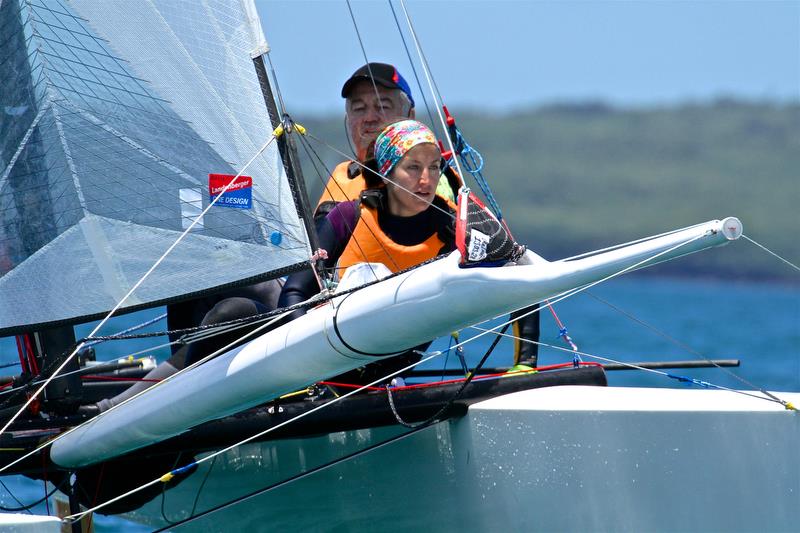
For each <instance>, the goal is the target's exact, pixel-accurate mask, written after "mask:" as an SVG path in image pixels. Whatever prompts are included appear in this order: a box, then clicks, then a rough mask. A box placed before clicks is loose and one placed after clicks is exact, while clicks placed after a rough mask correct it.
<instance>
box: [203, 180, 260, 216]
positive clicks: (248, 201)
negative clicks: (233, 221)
mask: <svg viewBox="0 0 800 533" xmlns="http://www.w3.org/2000/svg"><path fill="white" fill-rule="evenodd" d="M234 177H235V176H233V175H230V174H209V175H208V194H209V201H211V202H213V201H214V199H215V198H217V196H219V199H218V200H217V203H216V204H214V206H215V207H233V208H236V209H250V207H251V206H252V204H253V178H251V177H250V176H239V177H238V178H236V181H234V182H233V183H232V184H231V185H230V187H228V190H227V191H225V192H224V193H222V191H223V190H224V189H225V187H226V186H227V185H228V184H229V183H231V181H232V180H233V178H234ZM220 193H222V194H221V195H220Z"/></svg>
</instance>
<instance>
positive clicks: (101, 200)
mask: <svg viewBox="0 0 800 533" xmlns="http://www.w3.org/2000/svg"><path fill="white" fill-rule="evenodd" d="M0 27H2V28H3V31H2V35H3V36H4V39H5V40H4V42H3V43H2V48H0V74H2V75H3V79H5V80H10V81H9V82H8V83H5V84H4V85H3V88H2V89H0V94H2V95H3V102H4V103H7V104H9V105H7V107H6V112H5V114H3V115H2V117H1V118H0V131H2V132H3V137H2V140H0V142H1V143H2V145H1V148H2V150H0V157H2V159H1V160H0V168H2V175H1V176H0V214H2V217H0V333H2V334H4V335H9V334H15V335H17V339H18V346H19V349H20V359H21V364H22V366H23V373H22V375H21V376H19V377H15V378H14V379H13V380H11V381H10V382H9V383H8V385H7V386H6V390H4V391H2V392H3V395H4V402H5V403H4V414H3V417H4V418H3V420H4V422H3V428H2V431H0V441H1V442H2V445H3V448H4V450H5V451H4V452H3V453H2V454H0V457H2V458H3V460H4V462H3V464H2V465H0V468H2V472H3V473H4V474H17V473H24V474H25V475H28V476H31V477H34V478H42V477H45V478H47V479H49V480H51V481H52V482H53V484H54V488H56V489H57V490H58V491H60V492H62V493H64V494H66V495H68V497H69V500H70V504H71V510H70V511H69V513H68V514H69V516H68V517H66V518H65V519H64V520H66V521H67V522H69V523H72V524H73V525H74V526H75V527H77V524H79V523H80V519H81V518H82V517H83V516H84V515H86V514H87V513H90V512H99V513H106V514H115V513H128V514H127V515H126V516H128V517H131V518H133V519H136V520H139V521H142V522H145V523H147V524H149V525H151V526H153V527H156V528H158V527H168V528H170V529H175V530H188V529H192V528H196V527H205V528H210V529H214V528H217V527H220V526H219V524H225V527H226V528H228V529H232V528H245V527H256V528H260V529H264V528H267V529H270V530H280V529H286V528H295V529H298V528H300V529H326V528H328V527H338V525H341V526H342V527H345V528H346V529H360V528H366V527H371V526H372V525H373V524H376V523H380V524H382V526H381V527H384V525H385V524H389V527H388V528H389V529H397V530H401V529H408V528H410V527H414V526H418V525H419V524H420V523H422V522H423V520H424V522H425V523H426V524H430V525H431V526H432V527H436V528H446V529H453V528H455V527H458V528H460V529H466V530H481V531H489V530H496V529H498V528H503V529H506V528H511V529H515V530H528V529H539V530H564V529H566V530H598V529H600V530H609V529H610V530H620V529H622V530H653V531H655V530H659V529H666V530H674V529H675V528H676V522H675V521H674V516H673V515H674V513H675V512H678V511H677V510H678V509H679V512H680V514H681V516H682V520H683V523H688V524H690V528H691V529H700V530H706V529H722V530H736V529H744V530H747V529H762V530H770V529H771V530H782V529H787V530H788V529H791V528H792V527H794V526H795V525H796V524H797V523H798V521H799V520H800V510H798V509H799V508H800V506H798V505H797V495H798V493H799V492H800V465H798V460H797V455H796V453H795V451H794V447H795V443H796V442H797V441H798V436H800V419H798V417H797V413H796V411H795V410H794V405H796V404H797V403H798V402H799V401H800V395H798V393H785V392H780V393H776V392H768V391H757V392H756V393H748V395H743V394H736V393H735V391H729V390H673V389H645V388H613V387H606V386H605V385H606V380H605V375H604V372H603V369H602V367H601V366H600V365H590V364H581V363H580V362H578V361H576V362H574V363H568V364H566V365H562V366H561V367H559V368H557V369H549V370H548V369H546V368H540V369H538V370H539V371H538V372H529V371H521V372H515V373H514V372H512V373H507V372H505V369H503V370H502V371H501V372H499V374H500V375H492V374H485V373H484V374H481V372H480V371H479V369H472V370H471V371H469V370H468V371H467V375H466V376H464V377H462V378H460V379H459V380H456V381H455V382H440V383H433V384H427V385H420V386H411V387H404V386H402V385H399V384H397V382H396V385H395V386H394V387H392V386H388V387H382V388H378V390H371V389H367V390H359V391H358V393H357V394H356V393H355V392H351V393H347V394H341V391H339V392H338V393H337V394H338V396H336V395H333V394H331V391H335V390H336V389H335V387H333V388H331V387H330V386H328V385H325V384H324V380H326V379H327V378H330V377H332V376H336V375H340V374H342V373H344V372H346V371H348V370H352V369H354V368H357V367H360V366H363V365H365V364H368V363H370V362H371V361H374V360H376V359H380V358H384V357H391V356H392V355H395V354H398V353H402V352H404V351H406V350H408V349H409V348H413V347H415V346H418V345H420V344H422V343H424V342H425V341H429V340H430V339H432V338H435V337H439V336H443V335H448V334H450V333H451V332H452V331H454V330H458V329H460V328H464V327H467V326H470V325H472V324H476V323H480V322H483V321H485V320H488V319H492V318H495V317H498V316H501V315H504V314H506V313H509V312H511V311H515V310H518V309H522V308H525V307H527V306H529V305H530V304H532V303H537V302H538V303H545V302H547V301H548V300H549V299H558V298H563V297H566V296H569V295H571V294H573V293H575V292H577V291H580V290H583V289H584V288H586V287H589V286H592V285H593V284H596V283H598V282H601V281H604V280H606V279H609V278H612V277H615V276H617V275H620V274H623V273H625V272H629V271H632V270H636V269H640V268H645V267H647V266H650V265H652V264H656V263H659V262H662V261H666V260H670V259H674V258H677V257H680V256H682V255H685V254H688V253H692V252H695V251H699V250H702V249H706V248H711V247H716V246H721V245H727V244H729V243H732V242H734V241H736V240H737V239H739V238H740V236H741V235H742V231H743V227H742V224H741V222H740V221H739V220H738V219H737V218H735V217H732V216H727V217H722V218H720V219H717V220H711V221H708V222H704V223H701V224H698V225H695V226H692V227H689V228H683V229H680V230H675V231H669V232H667V233H664V234H662V235H658V236H654V237H647V238H643V239H641V240H639V241H636V242H633V243H626V244H624V245H620V246H618V247H613V248H609V249H604V250H600V251H597V252H593V253H589V254H584V255H582V256H576V257H573V258H567V259H563V260H560V261H548V260H545V259H544V258H542V257H540V256H539V255H537V254H536V253H534V252H533V251H530V250H529V251H527V252H526V253H525V254H524V256H523V257H522V258H521V259H519V260H517V261H513V262H509V263H507V264H504V265H501V266H481V265H478V266H473V267H471V268H463V267H462V265H461V264H460V259H461V256H460V254H459V252H453V253H452V254H450V255H448V256H445V257H441V258H438V259H437V260H435V261H432V262H429V263H427V264H424V265H421V266H419V267H417V268H414V269H410V270H408V271H404V272H400V273H398V274H394V275H392V274H383V275H374V273H375V272H376V269H371V270H370V273H372V274H373V277H371V278H367V279H365V278H358V279H356V278H355V277H354V276H351V277H348V276H345V277H344V278H343V279H342V280H341V283H339V285H338V286H337V287H335V288H333V287H330V288H329V290H327V291H325V292H324V293H323V295H322V297H320V298H318V299H316V300H314V301H312V302H309V303H308V304H307V306H308V307H309V308H310V309H309V311H308V312H307V314H305V315H304V316H303V317H301V318H299V319H296V320H294V321H291V322H289V323H287V324H284V325H282V326H280V327H277V328H275V329H273V330H271V331H268V332H267V333H263V334H259V335H257V336H255V337H254V338H252V339H251V340H248V342H246V343H244V344H241V345H238V346H236V347H234V348H233V349H231V350H228V351H226V352H225V353H222V354H220V355H218V356H217V357H215V358H213V359H211V360H208V361H206V362H204V363H202V364H200V365H197V366H196V367H194V368H189V369H185V370H184V371H182V372H180V373H179V374H177V375H175V376H174V377H172V378H170V379H167V380H164V381H162V382H159V383H157V384H155V385H154V386H152V387H150V388H149V389H147V390H146V391H145V392H143V393H141V394H139V395H137V396H135V397H134V398H132V399H130V400H128V401H126V402H124V403H122V404H120V405H119V406H117V407H115V408H113V409H111V410H109V411H107V412H104V413H102V414H100V415H98V416H95V417H91V416H89V415H86V414H83V413H82V412H81V411H80V410H79V407H80V406H81V405H82V404H87V403H92V402H94V401H96V400H97V399H99V398H101V397H104V396H110V395H113V394H115V393H116V392H118V391H119V390H120V388H121V387H124V385H122V386H121V385H119V383H115V382H114V380H115V379H116V378H118V377H120V376H123V375H125V374H126V373H127V374H132V373H136V372H138V374H136V375H138V376H141V375H142V373H143V371H142V369H141V368H134V369H130V368H127V367H131V366H134V367H136V366H141V363H140V362H138V361H134V362H129V361H120V362H110V363H105V364H104V365H90V364H89V363H87V360H88V355H87V354H88V352H87V350H86V349H85V348H86V346H85V344H86V342H87V341H94V340H99V339H96V338H94V337H95V334H96V332H97V331H98V329H99V327H100V326H98V328H96V329H95V331H93V332H92V333H91V334H90V335H89V338H88V339H84V340H77V339H76V338H75V335H74V332H73V329H72V326H73V324H76V323H80V322H85V321H88V320H94V319H99V318H103V320H102V321H101V325H102V324H103V323H105V321H106V318H107V317H108V316H110V315H112V314H118V313H124V312H131V311H135V310H138V309H146V308H151V307H156V306H160V305H164V304H168V303H171V302H177V301H182V300H185V299H191V298H193V297H197V296H200V295H203V294H207V293H210V292H213V291H221V290H225V289H227V288H230V287H234V286H237V285H238V284H243V283H253V282H255V281H259V280H266V279H273V278H277V277H280V276H284V275H286V274H288V273H291V272H294V271H297V270H299V269H303V268H310V267H312V266H313V263H314V259H313V256H314V252H315V250H314V247H313V239H314V231H313V223H312V220H311V218H312V217H311V211H310V209H309V206H308V199H307V195H306V192H305V185H304V184H303V181H302V179H301V178H300V176H299V172H298V167H297V161H296V153H295V147H294V143H293V141H292V139H293V138H294V137H295V136H297V135H302V134H303V129H302V127H299V126H298V125H297V124H295V123H294V122H293V120H292V119H291V118H290V117H289V116H288V115H287V114H286V113H285V111H286V110H284V109H281V106H280V104H279V99H278V98H276V95H275V92H274V89H273V87H274V74H273V73H271V72H270V70H269V68H268V61H267V53H268V51H269V48H268V46H267V43H266V41H265V39H264V37H263V32H262V29H261V26H260V23H259V17H258V14H257V13H256V11H255V7H254V5H253V4H252V2H251V1H249V0H242V1H240V2H233V1H222V0H220V1H215V0H206V1H204V2H200V3H195V2H181V3H175V2H173V1H168V0H153V1H151V2H148V3H139V2H123V1H119V2H94V1H91V0H68V1H67V0H65V1H63V2H53V3H51V2H45V3H43V4H40V3H31V2H27V1H24V0H5V1H2V2H0ZM34 285H35V290H34V289H33V287H34ZM280 312H281V310H278V311H276V312H275V313H274V314H270V315H269V316H266V317H260V318H262V319H267V320H268V319H271V318H272V317H273V316H279V313H280ZM498 329H499V328H496V329H495V330H494V331H493V332H494V333H497V331H498ZM375 332H380V334H379V335H376V334H375ZM490 333H491V332H490ZM436 355H438V354H437V353H433V352H432V353H426V354H425V356H426V358H427V357H434V356H436ZM87 374H92V375H94V376H96V377H97V376H99V377H100V378H105V381H104V382H103V387H104V388H100V387H92V386H90V385H88V384H86V383H84V382H83V381H82V380H81V376H82V375H87ZM390 377H391V376H387V379H388V378H390ZM320 383H322V384H321V385H320ZM705 385H707V384H705ZM298 391H299V392H300V394H299V395H297V394H296V393H297V392H298ZM765 400H766V401H765ZM709 428H713V429H709ZM532 443H536V445H535V446H534V445H533V444H532ZM623 450H624V454H623V453H622V451H623ZM721 451H722V452H721ZM543 458H546V461H542V459H543ZM745 459H746V460H745ZM578 465H580V466H579V467H578ZM576 468H581V469H582V473H581V474H580V475H579V474H577V473H576V471H575V470H576ZM697 472H706V473H707V474H708V475H709V476H710V475H713V477H714V479H716V480H717V485H716V486H715V487H714V488H713V489H711V488H709V487H708V486H706V485H705V483H704V481H703V480H702V477H701V476H697V475H696V473H697ZM210 479H211V480H213V483H210V482H209V480H210ZM342 481H345V483H342ZM212 485H213V487H214V488H213V491H211V492H212V493H211V494H210V495H209V491H210V489H209V490H205V489H204V487H206V486H208V487H210V486H212ZM745 485H746V486H756V487H761V488H762V490H758V491H747V492H744V491H742V490H741V487H742V486H745ZM334 486H335V487H336V489H335V490H334V489H332V487H334ZM312 487H313V489H312ZM320 487H326V489H325V494H324V495H320V494H318V492H319V490H320ZM397 487H403V491H402V499H400V498H399V497H398V494H400V493H399V492H398V490H397ZM329 488H330V490H329ZM164 494H168V495H169V497H170V499H171V502H173V503H171V505H170V508H171V509H179V513H178V515H177V516H170V517H167V516H165V515H164V513H163V510H162V511H158V510H157V509H156V507H157V503H154V502H153V500H154V498H156V497H157V496H159V495H161V496H162V497H164ZM201 495H202V496H203V498H202V499H203V501H202V502H201V501H200V500H201ZM575 498H579V499H580V500H581V501H582V502H583V504H584V505H582V506H580V508H577V509H570V508H569V506H566V508H565V505H564V502H569V501H572V500H574V499H575ZM174 502H177V503H174ZM309 502H313V511H314V512H313V513H308V506H309ZM620 505H622V506H624V509H625V512H624V513H622V512H620V513H609V512H608V511H609V509H613V508H615V507H620ZM154 506H155V507H154ZM489 509H491V510H492V511H491V512H489V511H487V510H489ZM767 509H768V510H769V511H767ZM322 517H324V521H323V519H322ZM3 520H6V521H10V522H11V523H14V524H15V527H17V528H19V530H24V528H26V527H28V528H29V530H43V529H35V528H44V527H49V526H52V527H55V528H58V527H60V525H61V523H62V519H53V520H50V521H48V520H47V519H45V518H42V519H41V520H38V521H32V520H31V519H22V518H20V517H19V516H17V515H0V523H3V522H2V521H3ZM45 523H46V524H49V526H47V525H44V524H45ZM214 524H216V525H214ZM31 528H33V529H31Z"/></svg>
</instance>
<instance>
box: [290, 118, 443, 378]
mask: <svg viewBox="0 0 800 533" xmlns="http://www.w3.org/2000/svg"><path fill="white" fill-rule="evenodd" d="M374 153H375V158H374V160H373V161H370V162H369V163H368V164H367V166H368V167H372V170H374V171H375V172H377V174H375V172H370V171H367V172H365V179H367V181H368V184H369V185H370V186H371V188H369V189H366V190H365V191H363V192H362V193H361V196H360V198H359V199H358V200H353V201H347V202H341V203H339V204H337V205H336V207H334V208H333V210H332V211H331V212H330V213H328V215H327V217H326V218H325V219H324V220H322V221H321V222H320V224H319V225H318V227H317V231H318V234H319V243H320V247H321V248H323V249H324V250H326V251H327V253H328V258H327V259H326V260H325V263H324V264H325V267H326V268H328V269H334V268H335V269H336V270H337V272H338V273H339V274H343V273H344V271H345V270H346V269H347V268H349V267H351V266H353V265H355V264H358V263H382V264H384V265H386V267H387V268H388V269H389V270H391V271H392V272H399V271H401V270H404V269H406V268H410V267H412V266H415V265H418V264H420V263H422V262H424V261H427V260H429V259H433V258H434V257H436V256H438V255H441V254H443V253H447V252H450V251H452V250H454V249H455V231H454V209H453V207H454V206H453V204H452V203H450V202H448V201H447V200H445V199H444V198H442V197H440V196H437V194H436V187H437V184H438V182H439V177H440V176H441V173H442V155H441V152H440V150H439V145H438V143H437V140H436V136H435V135H434V134H433V132H432V131H431V130H430V129H429V128H428V127H427V126H426V125H424V124H422V123H421V122H417V121H415V120H402V121H400V122H395V123H394V124H391V125H390V126H388V127H386V128H385V129H384V130H383V131H381V133H380V134H379V135H378V137H377V138H376V139H375V146H374ZM379 175H380V176H379ZM319 290H320V289H319V285H318V283H317V280H316V277H315V275H314V274H313V273H312V272H310V271H303V272H299V273H297V274H293V275H292V276H290V277H289V279H288V280H287V281H286V284H285V285H284V287H283V290H282V291H281V296H280V299H279V302H278V305H279V306H280V307H284V306H289V305H293V304H296V303H299V302H303V301H305V300H307V299H308V298H310V297H312V296H313V295H314V294H316V293H318V292H319ZM300 313H302V311H300V312H297V314H300ZM415 359H416V360H418V359H419V356H418V355H417V354H416V353H409V354H407V355H402V356H397V357H392V358H390V359H387V360H383V361H379V362H376V363H373V364H371V365H369V366H367V367H364V368H361V369H357V370H355V371H353V372H351V373H348V374H347V375H345V376H340V377H339V378H337V379H338V380H347V381H349V382H352V383H365V382H369V381H372V380H374V379H377V378H380V377H381V376H384V375H388V374H391V373H393V372H394V371H396V370H399V369H400V368H403V367H405V366H407V365H408V364H410V363H411V362H412V361H413V360H415Z"/></svg>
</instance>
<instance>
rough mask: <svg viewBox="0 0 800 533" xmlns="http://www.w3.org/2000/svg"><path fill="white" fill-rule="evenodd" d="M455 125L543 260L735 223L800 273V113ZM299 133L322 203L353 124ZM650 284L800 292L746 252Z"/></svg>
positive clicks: (740, 109) (740, 111)
mask: <svg viewBox="0 0 800 533" xmlns="http://www.w3.org/2000/svg"><path fill="white" fill-rule="evenodd" d="M451 111H452V112H454V113H455V114H456V119H457V120H458V124H459V126H460V127H461V130H462V132H463V134H464V137H465V138H466V140H467V141H468V142H469V143H470V145H472V146H473V147H474V148H475V149H476V150H478V151H479V152H480V153H481V154H482V156H483V159H484V162H485V164H484V169H483V174H484V176H485V177H486V178H487V179H488V180H489V183H490V185H491V187H492V190H493V192H494V195H495V197H496V199H497V201H498V203H499V204H500V206H501V209H502V211H503V215H504V216H505V217H506V219H507V221H508V224H509V226H510V227H511V229H512V231H513V232H514V234H515V237H516V238H517V240H518V241H520V242H523V243H525V244H527V245H528V246H529V247H530V248H531V249H533V250H535V251H536V252H538V253H539V254H541V255H542V256H544V257H546V258H547V259H558V258H562V257H567V256H571V255H575V254H578V253H581V252H585V251H589V250H593V249H597V248H602V247H605V246H609V245H612V244H617V243H621V242H626V241H629V240H632V239H636V238H639V237H644V236H648V235H653V234H657V233H661V232H664V231H668V230H670V229H675V228H680V227H684V226H688V225H692V224H695V223H698V222H703V221H707V220H712V219H715V218H721V217H725V216H731V215H732V216H737V217H739V218H740V219H741V220H742V222H743V224H744V228H745V235H747V236H749V237H750V238H752V239H753V240H755V241H757V242H759V243H761V244H763V245H765V246H767V247H768V248H770V249H771V250H773V251H775V252H777V253H778V254H780V255H782V256H783V257H785V258H786V259H788V260H789V261H792V262H793V263H795V264H798V263H800V237H798V230H800V102H795V103H780V104H778V103H763V102H746V101H738V100H732V99H719V100H717V101H714V102H708V103H702V104H697V103H695V104H684V105H675V106H671V107H659V108H648V109H643V108H636V109H619V108H614V107H612V106H609V105H606V104H604V103H602V102H583V103H574V104H571V103H562V104H554V105H549V106H543V107H538V108H534V109H522V110H517V111H515V112H509V113H506V114H503V115H497V114H484V113H481V112H479V111H475V110H458V109H451ZM418 118H421V119H422V120H423V121H425V122H428V123H431V122H432V121H431V120H430V119H429V118H427V113H424V112H423V113H419V111H418ZM295 119H296V120H297V121H298V122H301V123H303V124H304V125H305V126H306V128H307V129H308V131H309V132H310V133H311V135H312V136H313V138H309V139H308V143H307V146H304V145H303V144H301V145H300V146H299V147H298V149H299V152H300V153H301V159H302V160H303V172H304V175H305V179H306V182H307V184H308V188H309V195H310V196H311V197H312V198H311V199H312V202H313V201H315V200H316V198H317V197H318V195H319V193H320V191H321V187H322V179H321V178H320V175H322V174H324V173H325V172H327V170H326V169H330V168H332V167H333V165H335V164H336V163H337V162H339V161H341V160H343V159H344V157H342V155H341V154H340V153H337V152H336V151H335V150H333V149H331V148H330V147H329V146H328V144H329V145H331V146H333V147H335V148H336V149H338V150H339V151H341V152H347V153H349V147H348V143H347V139H346V137H345V134H344V126H343V119H342V116H331V117H302V116H295ZM319 139H324V142H320V141H319ZM309 147H310V148H313V152H315V153H316V155H315V154H314V153H313V152H312V151H311V150H310V149H309ZM312 161H314V162H316V164H315V165H314V164H312ZM469 183H470V184H471V185H472V186H473V187H474V181H472V180H469ZM651 271H652V272H653V273H654V274H660V275H691V276H713V277H725V278H735V279H759V280H780V281H787V282H791V283H800V273H798V272H797V271H796V270H794V269H792V268H791V267H789V266H787V265H785V264H783V263H781V262H780V261H779V260H777V259H775V258H774V257H771V256H769V255H768V254H767V253H765V252H763V251H762V250H760V249H759V248H757V247H756V246H755V245H753V244H751V243H750V242H747V241H745V240H740V241H739V242H737V243H735V244H734V245H732V246H730V245H729V246H726V247H724V248H722V249H718V250H712V251H705V252H702V253H699V254H696V255H694V256H690V257H688V258H684V259H681V260H678V261H673V262H670V263H666V264H664V265H660V266H658V267H655V268H653V269H651Z"/></svg>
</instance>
